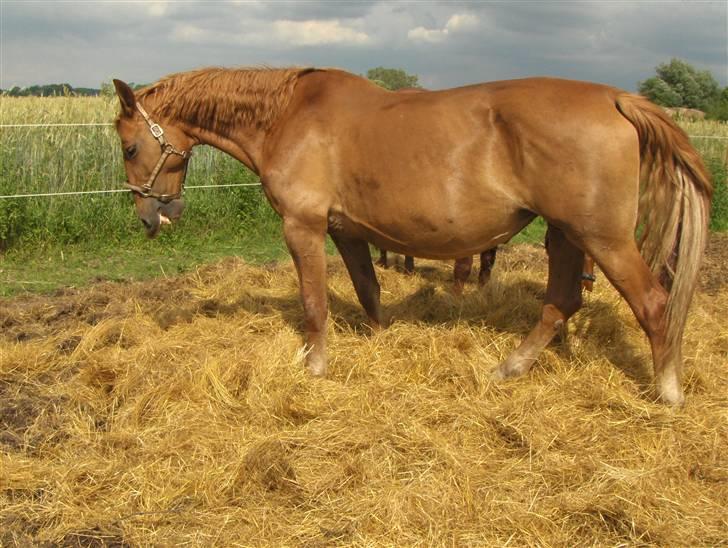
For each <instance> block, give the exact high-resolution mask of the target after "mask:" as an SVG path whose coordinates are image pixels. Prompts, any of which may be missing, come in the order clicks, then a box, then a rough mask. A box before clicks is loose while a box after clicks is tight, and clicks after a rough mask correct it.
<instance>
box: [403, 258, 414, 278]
mask: <svg viewBox="0 0 728 548" xmlns="http://www.w3.org/2000/svg"><path fill="white" fill-rule="evenodd" d="M404 271H405V274H414V273H415V258H414V257H410V256H409V255H405V256H404Z"/></svg>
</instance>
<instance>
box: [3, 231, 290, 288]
mask: <svg viewBox="0 0 728 548" xmlns="http://www.w3.org/2000/svg"><path fill="white" fill-rule="evenodd" d="M165 228H166V229H167V230H165V232H164V233H163V234H161V235H160V236H159V237H158V238H157V239H155V240H148V239H146V237H144V236H143V234H142V230H141V228H140V229H139V230H138V235H137V236H136V237H132V238H130V239H129V240H128V241H127V242H125V243H122V244H118V243H115V242H110V243H101V242H99V241H98V240H93V241H91V242H87V243H75V244H70V245H61V244H58V243H53V244H51V245H47V246H44V247H39V248H31V247H28V248H22V249H13V250H11V251H10V252H7V253H5V254H4V255H3V256H2V259H0V295H1V296H12V295H17V294H21V293H26V292H32V293H47V292H52V291H54V290H56V289H59V288H61V287H81V286H84V285H87V284H89V283H93V282H98V281H103V280H112V281H131V280H145V279H150V278H155V277H159V276H164V277H167V276H174V275H177V274H179V273H182V272H187V271H190V270H194V268H195V267H197V266H199V265H201V264H205V263H210V262H213V261H217V260H220V259H222V258H224V257H230V256H237V257H242V258H243V259H244V260H246V261H249V262H254V263H258V264H260V263H266V262H270V261H276V260H280V259H281V258H285V257H287V253H288V252H287V250H286V247H285V244H284V241H283V236H282V233H281V226H280V222H276V221H270V222H267V223H263V224H259V225H257V226H250V225H240V228H239V229H238V230H234V229H233V228H232V227H231V228H229V229H228V230H227V231H219V230H217V231H213V232H208V233H203V234H195V233H188V234H183V233H182V230H183V228H184V227H182V226H177V227H174V228H172V229H168V228H167V227H165Z"/></svg>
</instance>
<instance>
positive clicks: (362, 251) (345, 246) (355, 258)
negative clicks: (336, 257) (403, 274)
mask: <svg viewBox="0 0 728 548" xmlns="http://www.w3.org/2000/svg"><path fill="white" fill-rule="evenodd" d="M329 235H330V236H331V239H332V240H333V241H334V244H336V248H337V249H338V250H339V253H340V254H341V258H342V259H344V264H345V265H346V269H347V270H348V271H349V276H350V277H351V281H352V283H353V284H354V290H355V291H356V296H357V297H358V298H359V302H360V303H361V305H362V306H363V307H364V310H365V311H366V313H367V316H369V322H370V324H371V327H372V328H373V329H378V328H380V327H381V326H382V310H381V306H380V303H379V282H377V275H376V273H375V272H374V266H373V265H372V255H371V253H370V251H369V244H368V243H367V242H365V241H364V240H358V239H355V238H346V237H345V236H341V235H338V234H332V233H329ZM382 253H386V251H384V250H382Z"/></svg>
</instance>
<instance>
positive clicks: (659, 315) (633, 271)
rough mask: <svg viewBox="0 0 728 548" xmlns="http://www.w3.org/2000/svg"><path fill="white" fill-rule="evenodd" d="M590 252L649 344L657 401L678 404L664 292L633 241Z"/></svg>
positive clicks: (677, 368) (674, 347)
mask: <svg viewBox="0 0 728 548" xmlns="http://www.w3.org/2000/svg"><path fill="white" fill-rule="evenodd" d="M593 251H594V254H593V255H592V256H593V257H594V260H595V261H596V263H597V264H598V265H599V267H600V268H601V270H602V272H603V273H604V275H605V276H606V277H607V279H608V280H609V281H610V282H611V283H612V285H613V286H614V287H615V288H616V289H617V291H619V293H620V294H621V295H622V297H624V299H625V300H626V301H627V304H629V306H630V308H631V309H632V312H633V313H634V315H635V317H636V318H637V321H638V322H639V324H640V326H641V327H642V329H643V331H644V332H645V334H646V335H647V338H648V339H649V341H650V347H651V349H652V359H653V363H654V372H655V387H656V392H657V396H658V398H659V399H661V400H662V401H663V402H665V403H667V404H670V405H680V404H682V403H683V401H684V400H685V398H684V395H683V390H682V385H681V380H680V377H681V374H682V352H681V348H680V347H681V344H680V341H677V342H675V343H674V344H669V342H668V340H667V338H668V337H667V321H666V315H665V311H666V308H667V298H668V295H667V291H666V290H665V288H664V287H663V286H662V285H661V284H660V281H659V279H658V278H657V276H655V275H654V274H653V273H652V271H651V270H650V269H649V267H648V266H647V263H646V262H645V261H644V259H643V258H642V255H640V252H639V250H638V249H637V245H636V244H635V242H634V239H629V240H628V241H625V242H623V243H621V244H620V245H611V246H606V247H604V246H595V248H594V250H593Z"/></svg>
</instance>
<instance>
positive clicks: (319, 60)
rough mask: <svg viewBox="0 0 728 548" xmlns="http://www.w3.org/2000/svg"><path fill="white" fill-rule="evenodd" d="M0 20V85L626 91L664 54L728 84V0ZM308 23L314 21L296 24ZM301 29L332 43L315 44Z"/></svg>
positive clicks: (34, 15) (309, 6) (140, 8)
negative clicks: (285, 84) (380, 73)
mask: <svg viewBox="0 0 728 548" xmlns="http://www.w3.org/2000/svg"><path fill="white" fill-rule="evenodd" d="M2 10H3V12H2V35H1V36H2V38H1V39H2V44H1V45H2V48H1V55H2V73H1V74H0V85H2V86H3V87H7V86H10V85H21V86H22V85H30V84H35V83H48V82H56V81H61V80H63V81H68V82H70V83H71V84H73V85H86V86H98V85H99V83H100V82H101V81H102V80H106V79H108V78H109V77H110V76H119V77H122V78H126V79H129V80H133V81H136V82H148V81H153V80H155V79H157V78H159V77H161V76H163V75H164V74H167V73H170V72H174V71H179V70H187V69H191V68H195V67H199V66H208V65H227V66H240V65H260V64H267V65H273V66H278V65H289V64H296V65H316V66H339V67H342V68H344V69H348V70H351V71H352V72H356V73H363V72H365V71H366V70H367V69H368V68H371V67H374V66H378V65H385V66H395V67H402V68H405V69H406V70H408V71H410V72H414V73H417V74H419V75H420V77H421V80H422V81H423V82H424V83H425V84H426V85H428V86H429V87H433V88H442V87H449V86H454V85H460V84H466V83H471V82H477V81H485V80H496V79H505V78H515V77H523V76H528V75H534V74H550V75H555V76H562V77H568V78H575V79H584V80H595V81H601V82H606V83H610V84H613V85H617V86H620V87H623V88H627V89H634V87H635V85H636V82H637V81H638V80H642V79H644V78H647V77H649V76H650V75H651V74H652V73H653V71H654V67H655V66H656V65H657V64H658V63H661V62H665V61H668V60H669V59H670V58H671V57H680V58H683V59H686V60H687V61H688V62H691V63H693V64H694V65H695V66H697V67H698V68H706V69H709V70H711V71H712V72H713V73H714V74H715V76H716V78H718V80H719V81H720V82H721V84H722V85H726V83H727V81H728V74H726V70H727V69H726V65H727V64H728V60H727V59H726V56H727V54H726V50H727V49H728V46H727V44H726V17H728V8H727V7H726V4H725V3H724V2H707V3H696V2H691V3H687V2H649V3H647V2H644V3H636V2H635V3H626V2H582V3H576V2H487V3H486V2H483V3H474V2H463V1H456V2H434V1H433V2H383V1H380V2H375V1H371V2H365V1H362V2H325V1H319V2H314V1H311V2H292V1H286V2H240V3H235V2H227V3H221V2H215V3H212V2H170V3H166V4H161V3H152V4H149V3H146V4H129V3H122V2H116V3H80V2H76V3H73V2H70V3H52V2H44V3H26V2H14V1H3V6H2ZM155 10H156V12H155ZM456 13H457V14H466V13H469V14H473V15H476V16H477V17H478V20H479V22H478V25H477V28H475V29H473V30H472V31H471V32H451V33H448V34H447V35H446V36H443V37H442V38H443V39H442V40H441V41H440V42H439V43H427V42H423V41H420V42H416V41H413V40H411V39H409V38H408V31H410V30H412V29H414V28H417V27H423V28H425V29H434V30H438V29H439V30H441V29H443V28H444V27H445V25H446V23H447V21H448V20H449V18H450V17H452V15H454V14H456ZM283 20H285V21H290V22H293V23H291V24H287V26H286V25H284V26H281V24H280V21H283ZM276 21H278V22H279V23H276ZM306 21H317V22H319V23H315V24H314V28H313V30H311V29H310V28H309V29H308V30H306V29H303V30H302V27H300V26H297V25H299V24H300V23H302V22H306ZM322 22H328V23H326V24H323V23H322ZM317 25H318V26H317ZM307 32H313V33H314V34H315V33H316V32H320V33H322V34H323V35H325V34H326V33H329V34H332V33H333V34H334V35H336V36H335V37H334V38H335V39H333V38H332V39H331V43H320V42H318V41H317V40H316V39H309V38H310V37H309V36H308V35H307V34H306V33H307ZM302 33H303V34H302ZM363 34H366V36H367V39H366V40H362V39H361V36H362V35H363ZM302 36H303V38H302ZM314 38H315V36H314ZM337 40H338V41H337ZM347 40H348V41H347Z"/></svg>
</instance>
